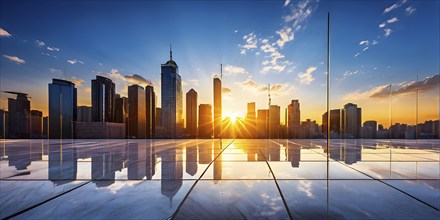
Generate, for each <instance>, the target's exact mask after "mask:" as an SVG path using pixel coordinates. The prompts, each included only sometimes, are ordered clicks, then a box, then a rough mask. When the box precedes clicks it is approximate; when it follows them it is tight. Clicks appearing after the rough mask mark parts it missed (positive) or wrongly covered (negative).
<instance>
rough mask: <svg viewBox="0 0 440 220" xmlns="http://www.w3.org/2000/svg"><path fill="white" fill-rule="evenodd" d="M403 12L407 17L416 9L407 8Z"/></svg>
mask: <svg viewBox="0 0 440 220" xmlns="http://www.w3.org/2000/svg"><path fill="white" fill-rule="evenodd" d="M405 11H406V14H407V15H411V14H413V13H414V12H415V11H416V9H415V8H414V7H413V6H409V7H408V8H406V9H405Z"/></svg>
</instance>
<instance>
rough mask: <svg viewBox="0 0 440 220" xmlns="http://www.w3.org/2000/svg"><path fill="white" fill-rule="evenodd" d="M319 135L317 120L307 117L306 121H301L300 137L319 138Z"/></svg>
mask: <svg viewBox="0 0 440 220" xmlns="http://www.w3.org/2000/svg"><path fill="white" fill-rule="evenodd" d="M318 137H319V126H318V124H316V121H312V120H311V119H306V121H303V122H301V134H300V138H318Z"/></svg>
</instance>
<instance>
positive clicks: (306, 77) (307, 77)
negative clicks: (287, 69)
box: [298, 66, 316, 85]
mask: <svg viewBox="0 0 440 220" xmlns="http://www.w3.org/2000/svg"><path fill="white" fill-rule="evenodd" d="M315 71H316V67H314V66H311V67H309V68H308V69H307V70H306V72H304V73H299V74H298V78H299V80H300V83H301V84H305V85H310V83H311V82H313V80H315V78H313V75H312V74H313V72H315Z"/></svg>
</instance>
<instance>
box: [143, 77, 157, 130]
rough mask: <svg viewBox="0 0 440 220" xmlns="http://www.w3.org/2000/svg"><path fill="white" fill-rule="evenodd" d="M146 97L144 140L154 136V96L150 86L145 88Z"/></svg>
mask: <svg viewBox="0 0 440 220" xmlns="http://www.w3.org/2000/svg"><path fill="white" fill-rule="evenodd" d="M145 96H146V100H145V103H146V106H145V108H146V126H147V129H146V132H147V133H146V138H154V137H155V134H156V94H155V93H154V88H153V86H151V85H148V86H147V87H145Z"/></svg>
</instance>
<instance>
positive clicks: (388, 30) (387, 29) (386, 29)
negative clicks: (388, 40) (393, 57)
mask: <svg viewBox="0 0 440 220" xmlns="http://www.w3.org/2000/svg"><path fill="white" fill-rule="evenodd" d="M383 31H384V32H385V33H384V36H385V37H388V36H390V34H391V32H393V30H391V29H390V28H385V29H383Z"/></svg>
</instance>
